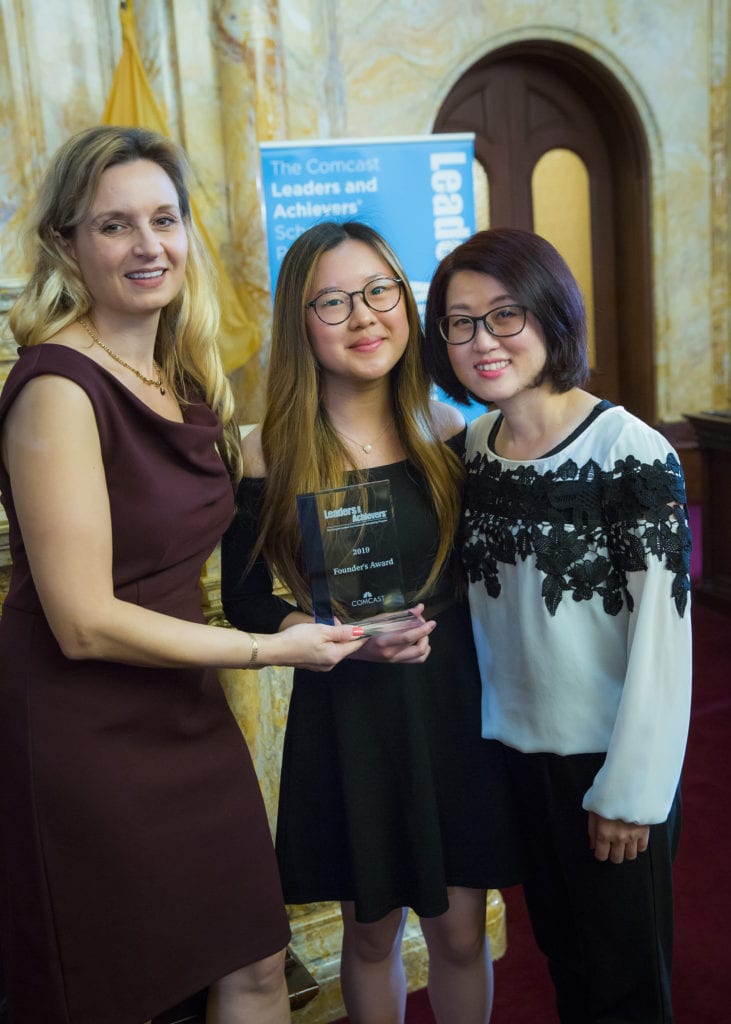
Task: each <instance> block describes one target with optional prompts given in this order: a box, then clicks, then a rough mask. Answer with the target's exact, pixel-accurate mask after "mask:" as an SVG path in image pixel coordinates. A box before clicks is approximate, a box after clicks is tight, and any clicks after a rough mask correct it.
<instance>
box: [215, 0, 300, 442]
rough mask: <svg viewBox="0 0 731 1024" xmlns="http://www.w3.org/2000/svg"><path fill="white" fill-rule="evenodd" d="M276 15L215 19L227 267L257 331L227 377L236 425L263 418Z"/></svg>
mask: <svg viewBox="0 0 731 1024" xmlns="http://www.w3.org/2000/svg"><path fill="white" fill-rule="evenodd" d="M278 19H279V8H278V5H277V4H270V3H266V2H264V0H253V2H250V0H226V2H224V3H222V4H220V5H219V6H218V7H217V8H216V10H215V12H214V14H213V24H212V30H213V37H214V45H215V48H216V53H217V59H218V71H219V80H220V87H221V93H220V102H221V117H222V120H223V124H224V129H225V130H224V139H223V147H224V162H225V167H226V182H227V201H228V208H229V216H230V219H231V232H230V238H231V243H230V259H229V261H228V262H229V263H230V264H231V265H233V266H236V267H237V268H239V272H240V274H241V275H242V287H243V288H245V289H246V291H247V294H248V295H249V298H250V301H251V303H252V308H253V309H254V310H255V312H256V314H257V317H258V319H259V322H260V324H261V327H262V341H263V343H262V347H261V349H260V351H259V354H258V357H254V358H252V359H250V360H249V362H248V363H247V365H245V366H244V367H242V368H241V369H240V370H238V371H236V373H234V374H233V376H232V384H233V388H234V393H235V396H236V402H237V408H238V409H239V412H240V416H239V418H240V419H241V420H242V421H244V422H251V421H256V420H258V419H259V418H260V417H261V414H262V411H263V401H262V398H263V380H264V374H265V369H266V362H267V359H268V343H267V339H268V335H269V324H270V312H271V297H270V292H269V269H268V260H267V253H266V240H265V235H264V223H263V217H262V211H261V197H260V193H259V179H260V170H259V149H258V142H259V141H260V140H265V139H272V138H278V137H283V135H284V134H285V131H284V104H283V98H282V97H283V89H284V86H283V74H284V72H283V67H282V60H281V41H280V38H279V24H278Z"/></svg>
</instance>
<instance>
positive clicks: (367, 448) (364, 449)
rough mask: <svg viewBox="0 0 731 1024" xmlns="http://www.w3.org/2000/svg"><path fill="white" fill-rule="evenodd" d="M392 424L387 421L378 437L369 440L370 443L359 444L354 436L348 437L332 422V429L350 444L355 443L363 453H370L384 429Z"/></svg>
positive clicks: (384, 431)
mask: <svg viewBox="0 0 731 1024" xmlns="http://www.w3.org/2000/svg"><path fill="white" fill-rule="evenodd" d="M392 426H393V422H390V423H387V424H386V426H385V427H384V428H383V430H382V431H381V433H380V434H379V435H378V437H377V438H375V440H373V441H371V442H370V444H361V443H360V441H356V440H355V438H354V437H348V435H347V434H345V433H343V431H342V430H338V428H337V427H336V426H335V425H334V424H333V430H334V431H335V433H336V434H340V436H341V437H344V438H345V440H346V441H350V443H351V444H354V445H357V446H358V448H360V450H361V451H362V452H363V454H364V455H370V453H371V452H372V451H373V446H374V445H376V444H378V442H379V441H380V440H381V438H382V437H383V435H384V434H385V433H386V431H387V430H389V429H390V428H391V427H392Z"/></svg>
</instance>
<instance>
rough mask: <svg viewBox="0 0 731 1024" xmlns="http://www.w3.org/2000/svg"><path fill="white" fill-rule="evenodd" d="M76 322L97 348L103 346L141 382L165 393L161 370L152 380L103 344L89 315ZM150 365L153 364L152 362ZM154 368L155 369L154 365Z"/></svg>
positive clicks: (108, 353) (162, 393)
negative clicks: (155, 378)
mask: <svg viewBox="0 0 731 1024" xmlns="http://www.w3.org/2000/svg"><path fill="white" fill-rule="evenodd" d="M77 323H79V324H80V325H81V326H82V327H83V328H84V330H85V331H86V333H87V334H88V335H89V337H90V338H91V340H92V341H94V342H96V344H97V345H98V346H99V348H103V349H104V351H105V352H106V353H107V355H109V356H111V357H112V359H114V360H115V361H116V362H118V363H119V365H120V366H124V367H125V369H127V370H130V371H131V372H132V373H133V374H134V375H135V377H139V379H140V380H141V381H142V383H143V384H149V385H150V387H152V388H157V389H158V391H159V392H160V394H161V395H164V394H165V393H166V391H167V389H166V387H165V385H164V384H163V382H162V372H159V376H158V378H157V380H154V379H153V378H152V377H145V375H144V373H140V371H139V370H135V368H134V366H130V365H129V363H127V362H125V361H124V359H122V357H121V356H118V355H117V353H116V352H112V350H111V349H110V348H109V347H108V346H107V345H105V344H104V342H103V341H102V339H101V338H100V337H99V335H98V334H97V331H96V327H94V324H93V323H92V321H91V318H90V317H87V316H80V317H79V319H78V321H77ZM152 365H153V366H155V364H154V363H153V364H152ZM155 369H157V367H156V366H155Z"/></svg>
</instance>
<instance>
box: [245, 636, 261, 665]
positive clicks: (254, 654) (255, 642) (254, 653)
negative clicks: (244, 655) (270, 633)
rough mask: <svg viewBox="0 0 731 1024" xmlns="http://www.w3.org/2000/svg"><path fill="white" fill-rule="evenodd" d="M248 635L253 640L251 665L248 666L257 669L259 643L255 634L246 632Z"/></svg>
mask: <svg viewBox="0 0 731 1024" xmlns="http://www.w3.org/2000/svg"><path fill="white" fill-rule="evenodd" d="M246 635H247V636H248V638H249V639H250V640H251V657H250V658H249V664H248V665H247V666H246V667H247V669H249V668H256V663H257V661H258V659H259V641H258V640H257V639H256V637H255V636H254V634H253V633H249V631H248V630H247V631H246Z"/></svg>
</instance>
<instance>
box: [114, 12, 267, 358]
mask: <svg viewBox="0 0 731 1024" xmlns="http://www.w3.org/2000/svg"><path fill="white" fill-rule="evenodd" d="M119 19H120V21H121V24H122V55H121V57H120V58H119V64H118V65H117V69H116V71H115V72H114V79H113V80H112V88H111V89H110V91H109V98H108V99H107V104H106V107H105V108H104V114H103V115H102V124H118V125H132V126H133V127H136V128H150V129H151V130H152V131H156V132H159V133H160V134H161V135H166V136H169V135H170V132H169V131H168V127H167V123H166V119H165V115H164V114H163V112H162V111H161V110H160V107H159V106H158V104H157V101H156V100H155V96H154V94H153V92H152V89H151V87H150V83H149V81H148V80H147V75H146V74H145V69H144V66H143V64H142V58H141V57H140V51H139V50H138V48H137V38H136V35H135V19H134V10H133V3H132V0H124V2H122V3H121V4H120V8H119ZM191 211H192V213H193V218H194V220H195V223H196V227H197V228H198V230H199V232H200V233H201V235H202V237H203V240H204V242H205V243H206V245H207V247H208V251H209V253H210V255H211V259H212V260H213V263H214V264H215V267H216V270H217V273H218V298H219V301H220V304H221V332H220V336H219V339H218V345H219V349H220V352H221V359H222V361H223V368H224V370H225V372H226V373H231V371H232V370H235V369H236V368H237V367H239V366H243V364H244V363H245V362H246V361H247V359H250V358H251V356H253V355H254V353H255V352H256V351H257V349H258V348H259V345H260V338H259V331H258V330H257V328H256V326H255V321H254V318H253V317H250V316H248V315H247V313H246V311H245V309H244V307H243V305H242V303H241V300H240V299H239V297H238V295H237V294H236V292H235V290H234V287H233V285H232V284H231V280H230V278H229V276H228V274H227V273H226V270H225V268H224V266H223V264H222V263H221V261H220V259H219V258H218V254H217V252H216V249H215V247H214V245H213V243H212V241H211V238H210V236H209V235H208V232H207V231H206V229H205V227H204V225H203V222H202V221H201V219H200V217H199V215H198V212H197V210H196V208H195V203H194V201H193V199H192V197H191Z"/></svg>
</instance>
